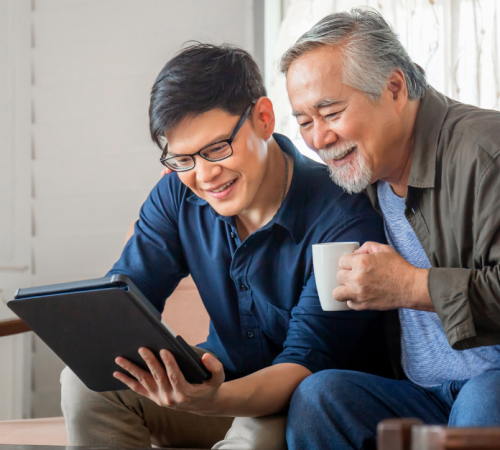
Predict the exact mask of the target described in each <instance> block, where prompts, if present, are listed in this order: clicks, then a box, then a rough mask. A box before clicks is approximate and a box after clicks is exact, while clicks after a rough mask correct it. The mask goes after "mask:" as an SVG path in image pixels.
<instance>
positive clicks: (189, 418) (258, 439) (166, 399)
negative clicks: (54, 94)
mask: <svg viewBox="0 0 500 450" xmlns="http://www.w3.org/2000/svg"><path fill="white" fill-rule="evenodd" d="M265 96H266V91H265V89H264V87H263V82H262V77H261V74H260V72H259V69H258V67H257V65H256V64H255V62H254V61H253V60H252V58H251V57H250V56H249V55H248V53H246V52H245V51H243V50H241V49H238V48H234V47H231V46H213V45H202V44H199V45H194V46H192V47H189V48H186V49H185V50H184V51H182V52H181V53H180V54H178V55H177V56H176V57H174V58H173V59H172V60H171V61H169V62H168V63H167V64H166V66H165V67H164V68H163V70H162V71H161V72H160V74H159V76H158V79H157V80H156V82H155V84H154V86H153V90H152V94H151V106H150V128H151V135H152V138H153V140H154V141H155V142H156V143H157V144H158V145H159V146H160V147H162V148H163V154H162V157H161V161H162V162H163V164H164V165H165V166H167V167H168V168H169V169H171V170H173V171H174V172H176V173H175V174H172V175H169V176H166V177H163V178H162V179H161V181H160V182H159V183H158V184H157V186H156V187H155V188H154V189H153V191H152V193H151V194H150V196H149V198H148V199H147V201H146V203H145V204H144V206H143V207H142V210H141V213H140V219H139V221H138V223H137V224H136V227H135V232H134V235H133V237H132V238H131V239H130V240H129V242H128V243H127V245H126V247H125V249H124V251H123V254H122V256H121V258H120V260H119V261H118V262H117V263H116V264H115V266H114V267H113V269H112V271H111V272H110V274H111V273H113V274H114V273H121V274H125V275H128V276H129V277H130V278H131V279H132V280H133V281H134V283H136V285H137V286H138V287H139V288H140V289H141V290H142V292H143V293H144V294H145V295H146V297H147V298H149V300H150V301H151V302H152V303H153V304H154V305H155V306H156V308H158V310H162V308H163V306H164V302H165V299H166V298H167V297H168V296H169V295H170V294H171V293H172V291H173V290H174V288H175V287H176V285H177V284H178V283H179V280H181V279H182V278H183V277H185V276H187V275H188V274H191V275H192V277H193V279H194V281H195V282H196V285H197V286H198V288H199V291H200V295H201V297H202V299H203V302H204V304H205V306H206V308H207V311H208V313H209V315H210V319H211V324H210V334H209V336H208V339H207V342H206V343H204V344H201V345H200V351H202V350H201V349H205V350H206V351H207V352H210V353H205V354H204V356H203V359H202V361H203V364H204V365H205V366H206V368H207V369H208V370H209V371H210V372H211V373H212V378H211V380H210V381H207V382H205V383H204V384H202V385H190V384H188V383H187V382H186V381H185V379H184V377H183V376H182V373H181V372H180V371H179V368H178V367H177V364H176V363H175V360H174V359H173V357H172V355H171V354H169V353H168V352H167V351H162V353H161V359H162V360H161V361H158V360H156V359H155V358H154V357H153V355H152V354H151V353H150V352H149V351H148V350H147V349H144V348H143V349H140V354H141V355H142V356H143V358H144V360H145V361H146V363H147V364H148V366H149V368H150V371H151V374H150V373H149V372H145V371H143V370H141V369H139V368H138V367H137V366H134V365H133V364H132V363H130V362H129V361H126V360H125V359H123V358H118V359H117V364H118V365H120V366H121V367H122V368H124V369H125V370H127V371H128V372H129V373H130V374H131V375H132V376H133V377H134V378H135V379H133V378H132V377H129V376H126V375H123V374H120V373H118V372H117V374H116V377H117V378H118V379H120V380H121V381H123V382H124V383H125V384H126V385H127V386H129V387H130V388H131V390H130V391H117V392H108V393H96V392H91V391H89V390H88V389H86V388H85V387H84V386H83V384H82V383H81V382H80V381H79V380H78V379H77V378H76V377H75V376H74V375H73V374H72V373H71V372H70V371H69V370H67V369H66V370H65V371H64V372H63V374H62V394H63V399H62V405H63V411H64V415H65V417H66V421H67V427H68V434H69V440H70V444H71V445H86V446H89V445H99V446H110V447H149V446H150V445H151V443H154V444H155V445H158V446H162V447H175V446H182V447H189V446H191V447H204V448H206V447H208V446H212V445H215V447H214V448H230V449H253V448H255V449H257V448H259V449H262V448H266V449H281V448H284V447H285V434H284V433H285V423H286V418H285V416H284V415H283V414H279V413H282V412H283V411H284V410H285V409H286V408H287V406H288V403H289V400H290V398H291V396H292V393H293V391H294V390H295V388H296V387H297V385H298V384H299V383H300V382H301V381H302V380H303V379H304V378H306V377H307V376H309V375H310V374H311V373H314V372H317V371H319V370H323V369H327V368H348V367H350V363H351V361H352V359H353V354H354V353H355V352H356V348H357V347H359V345H360V341H361V340H362V336H363V334H366V332H367V329H368V327H369V326H371V325H373V321H374V320H376V319H378V318H379V317H380V316H379V313H376V312H371V311H367V312H363V313H358V312H355V311H345V312H324V311H322V309H321V307H320V304H319V300H318V295H317V291H316V285H315V280H314V275H313V271H312V261H311V245H312V244H315V243H318V242H330V241H359V242H360V243H361V244H362V243H363V242H365V241H367V240H374V241H379V242H381V241H382V242H383V240H384V234H383V228H382V222H381V220H380V218H379V217H378V215H377V214H376V213H375V212H374V211H373V210H372V208H371V206H370V204H369V201H368V199H367V198H366V197H365V196H349V195H347V194H345V193H343V191H342V190H341V189H340V188H338V187H337V186H335V185H334V184H333V183H331V181H330V180H329V177H328V171H327V169H326V167H325V166H322V165H320V164H317V163H315V162H313V161H311V160H309V159H307V158H305V157H303V156H302V155H301V154H300V153H298V152H297V150H296V149H295V148H294V146H293V145H292V143H291V142H290V141H289V140H288V139H287V138H285V137H284V136H280V135H277V134H275V135H273V128H274V114H273V108H272V104H271V102H270V100H269V99H267V98H266V97H265ZM165 141H166V142H165ZM212 355H216V357H214V356H212ZM235 418H236V419H235Z"/></svg>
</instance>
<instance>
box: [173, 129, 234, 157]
mask: <svg viewBox="0 0 500 450" xmlns="http://www.w3.org/2000/svg"><path fill="white" fill-rule="evenodd" d="M227 137H228V136H227V134H221V135H219V136H216V137H214V138H213V139H212V140H211V142H210V143H208V144H205V145H204V146H203V147H200V148H199V149H198V150H196V152H197V151H199V150H201V149H202V148H205V147H209V146H210V145H212V144H216V143H217V142H220V141H223V140H225V139H227ZM196 152H193V153H196ZM189 154H190V153H173V152H171V151H170V150H169V151H168V156H186V155H189Z"/></svg>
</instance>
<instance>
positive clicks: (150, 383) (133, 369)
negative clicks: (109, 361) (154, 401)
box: [115, 357, 157, 392]
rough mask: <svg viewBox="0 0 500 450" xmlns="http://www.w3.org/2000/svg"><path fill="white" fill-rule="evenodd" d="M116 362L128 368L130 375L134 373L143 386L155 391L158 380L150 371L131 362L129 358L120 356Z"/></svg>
mask: <svg viewBox="0 0 500 450" xmlns="http://www.w3.org/2000/svg"><path fill="white" fill-rule="evenodd" d="M115 362H116V364H118V365H119V366H120V367H121V368H122V369H124V370H126V371H127V372H128V373H130V375H132V376H133V377H134V378H135V379H136V380H137V381H138V382H139V383H140V384H141V385H142V386H144V387H145V388H146V389H147V390H148V391H150V392H155V391H156V389H157V387H156V382H155V381H154V379H153V377H152V376H151V374H150V373H149V372H146V371H145V370H142V369H141V368H140V367H139V366H136V365H135V364H134V363H132V362H130V361H129V360H128V359H125V358H122V357H118V358H116V359H115Z"/></svg>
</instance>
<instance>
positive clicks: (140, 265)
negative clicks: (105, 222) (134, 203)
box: [108, 174, 189, 311]
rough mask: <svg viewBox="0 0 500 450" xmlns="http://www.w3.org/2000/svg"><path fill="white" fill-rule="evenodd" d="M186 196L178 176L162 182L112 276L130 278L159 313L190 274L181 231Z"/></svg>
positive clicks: (143, 212) (113, 269)
mask: <svg viewBox="0 0 500 450" xmlns="http://www.w3.org/2000/svg"><path fill="white" fill-rule="evenodd" d="M185 195H186V188H185V187H184V186H183V185H182V184H181V182H180V180H179V179H178V177H177V175H176V174H172V175H169V176H166V177H163V178H162V179H161V180H160V181H159V182H158V184H157V185H156V186H155V188H154V189H153V190H152V192H151V194H150V195H149V197H148V199H147V200H146V202H145V203H144V205H143V206H142V208H141V211H140V215H139V220H138V221H137V223H136V224H135V227H134V235H133V236H132V237H131V238H130V240H129V241H128V242H127V244H126V246H125V248H124V250H123V252H122V255H121V256H120V259H119V260H118V261H117V262H116V264H115V265H114V266H113V268H112V269H111V271H110V272H109V273H108V276H109V275H113V274H123V275H127V276H128V277H130V279H131V280H132V281H133V282H134V283H135V284H136V285H137V287H138V288H139V289H140V290H141V292H142V293H143V294H144V295H145V296H146V298H147V299H148V300H149V301H150V302H151V303H152V304H153V305H154V306H155V308H156V309H157V310H158V311H162V310H163V307H164V305H165V299H166V298H167V297H168V296H170V294H171V293H172V292H173V291H174V289H175V288H176V286H177V284H178V283H179V281H180V280H181V279H182V278H184V277H186V276H187V275H188V273H189V270H188V267H187V263H186V261H185V258H184V252H183V250H182V244H181V240H180V236H179V231H178V230H179V227H178V215H179V208H180V205H181V201H182V198H183V196H185Z"/></svg>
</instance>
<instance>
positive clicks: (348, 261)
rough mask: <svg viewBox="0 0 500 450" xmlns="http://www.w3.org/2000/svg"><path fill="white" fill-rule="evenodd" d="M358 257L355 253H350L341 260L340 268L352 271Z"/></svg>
mask: <svg viewBox="0 0 500 450" xmlns="http://www.w3.org/2000/svg"><path fill="white" fill-rule="evenodd" d="M355 258H356V255H355V254H353V253H348V254H347V255H342V256H341V257H340V259H339V267H340V268H341V269H345V270H351V269H352V265H353V264H354V260H355Z"/></svg>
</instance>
